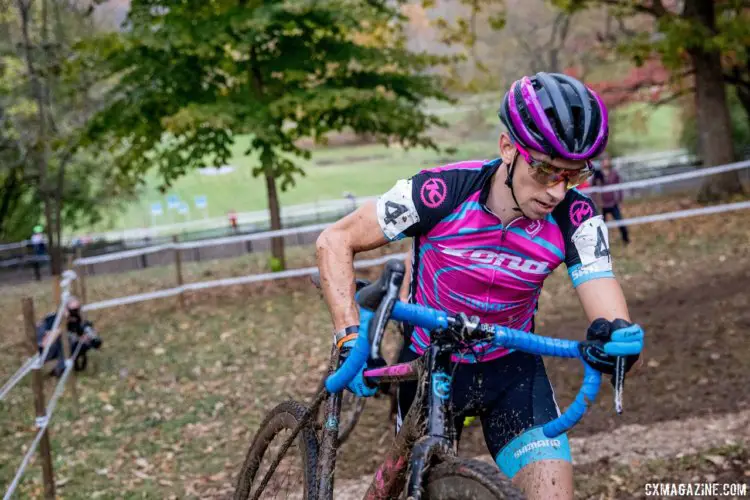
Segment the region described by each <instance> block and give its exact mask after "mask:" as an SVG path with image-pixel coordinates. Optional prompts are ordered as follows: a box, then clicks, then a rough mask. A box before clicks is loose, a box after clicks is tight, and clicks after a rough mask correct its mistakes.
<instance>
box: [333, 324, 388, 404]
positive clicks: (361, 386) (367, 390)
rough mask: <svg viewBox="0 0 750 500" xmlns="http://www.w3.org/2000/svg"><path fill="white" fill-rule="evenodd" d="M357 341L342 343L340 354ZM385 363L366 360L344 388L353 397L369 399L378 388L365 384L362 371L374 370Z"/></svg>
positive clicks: (348, 349)
mask: <svg viewBox="0 0 750 500" xmlns="http://www.w3.org/2000/svg"><path fill="white" fill-rule="evenodd" d="M356 341H357V339H352V340H349V341H347V342H346V343H344V345H343V346H342V347H341V352H342V353H346V352H348V351H350V350H352V348H353V347H354V344H355V342H356ZM384 364H385V362H384V361H383V362H382V364H381V363H377V362H372V361H370V359H369V358H368V360H367V363H365V366H363V367H362V368H361V369H360V370H359V373H357V376H356V377H354V378H353V379H352V381H351V382H349V385H347V386H346V388H347V389H348V390H349V391H350V392H351V393H353V394H354V395H355V396H357V397H360V398H369V397H371V396H374V395H375V394H377V393H378V387H377V386H375V387H371V386H369V385H368V384H367V382H366V381H365V377H364V371H365V370H367V369H370V368H375V367H376V366H382V365H384Z"/></svg>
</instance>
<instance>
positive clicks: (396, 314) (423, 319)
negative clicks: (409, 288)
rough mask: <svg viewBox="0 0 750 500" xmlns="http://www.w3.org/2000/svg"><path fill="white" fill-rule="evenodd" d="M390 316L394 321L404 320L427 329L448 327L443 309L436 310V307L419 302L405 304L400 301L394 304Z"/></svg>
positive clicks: (446, 315) (446, 316)
mask: <svg viewBox="0 0 750 500" xmlns="http://www.w3.org/2000/svg"><path fill="white" fill-rule="evenodd" d="M391 318H392V319H395V320H396V321H404V322H406V323H409V324H411V325H414V326H419V327H421V328H426V329H427V330H435V329H437V328H447V327H448V314H447V313H446V312H445V311H438V310H437V309H432V308H431V307H425V306H421V305H419V304H407V303H406V302H401V301H398V302H396V303H395V304H394V306H393V312H391Z"/></svg>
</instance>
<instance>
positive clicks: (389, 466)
mask: <svg viewBox="0 0 750 500" xmlns="http://www.w3.org/2000/svg"><path fill="white" fill-rule="evenodd" d="M435 333H436V334H437V333H438V332H435ZM436 336H437V335H436ZM452 352H453V349H452V346H451V345H450V343H448V342H446V341H445V340H443V341H442V342H441V339H440V338H435V339H434V340H433V343H432V345H431V346H430V348H429V350H428V351H427V353H426V354H425V355H424V356H422V357H421V358H419V359H417V360H414V361H412V362H410V363H401V364H396V365H391V366H386V367H383V368H376V369H373V370H367V371H366V374H367V377H368V378H370V379H372V380H377V381H378V382H392V383H400V382H405V381H410V380H418V381H419V382H420V383H419V385H418V388H417V395H416V398H415V400H414V403H413V404H412V406H411V408H410V409H409V412H408V413H407V415H406V417H405V418H404V420H403V423H402V425H401V429H400V430H399V433H398V434H397V436H396V439H395V442H394V443H393V445H392V446H391V448H390V449H389V450H388V452H387V454H386V457H385V459H384V460H383V462H382V463H381V465H380V467H379V468H378V469H377V471H376V472H375V475H374V478H373V481H372V483H371V484H370V487H369V488H368V490H367V493H366V495H365V499H367V500H376V499H377V500H386V499H388V498H394V497H395V496H397V495H398V494H399V493H400V491H401V490H402V488H403V486H404V481H405V479H406V477H405V476H406V471H407V465H410V466H411V467H410V470H411V475H410V477H409V480H408V485H407V492H408V496H409V497H411V496H413V497H414V498H419V496H420V491H421V486H422V479H423V476H424V472H425V471H426V470H427V468H428V466H429V463H430V461H431V459H432V457H433V456H435V455H437V456H440V457H443V458H447V457H451V456H454V455H455V449H456V448H455V445H456V430H455V427H454V425H453V417H452V410H451V396H452V378H453V377H452V374H451V353H452ZM338 363H339V359H338V353H337V351H336V349H334V352H333V353H332V359H331V368H332V369H335V368H336V367H337V366H338ZM325 404H326V412H325V422H324V424H323V434H322V439H321V448H320V450H321V451H320V455H319V461H318V470H317V478H318V495H317V498H318V500H332V498H333V482H334V476H333V474H334V470H335V466H336V452H337V443H336V440H337V435H338V418H339V413H340V411H341V395H340V394H330V395H329V396H328V398H327V401H326V403H325ZM425 423H426V429H425Z"/></svg>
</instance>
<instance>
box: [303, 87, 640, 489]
mask: <svg viewBox="0 0 750 500" xmlns="http://www.w3.org/2000/svg"><path fill="white" fill-rule="evenodd" d="M498 114H499V117H500V119H501V121H502V122H503V124H504V125H505V127H506V128H507V132H503V133H501V134H500V139H499V153H500V156H499V158H497V159H495V160H491V161H464V162H460V163H455V164H450V165H445V166H442V167H438V168H433V169H429V170H423V171H421V172H419V173H417V174H416V175H414V176H413V177H411V178H410V179H405V180H400V181H398V182H397V183H396V184H395V186H394V187H393V188H392V189H391V190H390V191H388V192H387V193H385V194H384V195H383V196H381V197H380V198H379V199H378V200H377V201H373V202H370V203H368V204H365V205H363V206H362V207H360V208H359V209H358V210H357V211H355V212H354V213H352V214H350V215H348V216H347V217H345V218H343V219H341V220H340V221H338V222H336V223H335V224H333V225H332V226H330V227H329V228H327V229H326V230H325V231H324V232H323V233H322V234H321V235H320V237H319V239H318V241H317V252H318V265H319V268H320V276H321V284H322V288H323V292H324V294H325V298H326V301H327V303H328V306H329V309H330V312H331V316H332V319H333V323H334V328H335V335H336V338H337V339H338V345H339V347H340V348H342V349H347V348H349V347H351V346H352V345H353V342H354V340H355V338H356V336H357V335H358V324H359V315H358V308H357V304H356V302H355V301H354V286H353V283H354V271H353V266H352V263H353V260H354V255H355V254H356V253H357V252H362V251H365V250H371V249H374V248H377V247H380V246H382V245H385V244H386V243H388V242H389V241H394V240H398V239H401V238H404V237H411V238H413V248H412V266H411V268H412V273H411V281H410V293H409V300H410V301H412V302H415V303H419V304H424V305H428V306H431V307H434V308H438V309H442V310H445V311H447V312H449V313H458V312H464V313H467V314H469V315H477V316H479V317H480V319H481V320H482V321H483V322H487V323H494V324H500V325H504V326H507V327H511V328H516V329H520V330H525V331H533V329H534V313H535V311H536V309H537V304H538V300H539V295H540V293H541V289H542V285H543V283H544V280H545V278H546V277H547V276H549V274H550V273H552V271H553V270H554V269H555V268H556V267H557V266H558V265H560V264H561V263H563V262H564V263H565V264H566V266H567V269H568V273H569V275H570V277H571V279H572V282H573V287H574V288H575V290H576V292H577V295H578V298H579V300H580V302H581V304H582V306H583V310H584V312H585V314H586V316H587V317H588V319H589V321H591V322H592V323H591V326H590V327H589V330H588V332H587V341H585V342H582V343H581V352H582V356H583V358H584V359H585V360H586V361H587V362H588V363H589V364H590V365H591V366H593V367H594V368H596V369H598V370H599V371H601V372H604V373H609V374H612V373H613V372H614V369H615V364H616V360H617V358H616V357H615V354H616V353H617V349H618V346H619V345H622V344H620V343H621V342H635V343H636V344H637V348H638V349H639V351H638V352H640V349H641V348H642V342H643V331H642V329H641V328H640V327H639V326H638V325H631V324H630V323H629V319H630V318H629V314H628V309H627V305H626V302H625V298H624V295H623V292H622V289H621V288H620V286H619V284H618V282H617V281H616V279H615V278H614V275H613V273H612V262H611V256H610V254H609V242H608V235H607V228H606V226H605V225H604V222H603V220H602V218H601V216H598V215H596V213H595V207H594V204H593V203H592V202H591V200H590V199H589V198H587V197H586V196H584V195H583V194H581V193H580V192H578V191H577V190H575V189H573V187H574V186H575V185H577V184H579V183H581V182H582V181H584V180H585V179H587V178H588V177H589V176H590V174H591V165H590V160H591V159H592V158H594V157H596V156H597V155H598V154H600V153H601V152H602V151H603V150H604V148H605V146H606V143H607V138H608V125H607V110H606V107H605V106H604V104H603V103H602V101H601V100H600V99H599V97H598V96H597V95H596V94H595V93H594V92H593V91H591V90H590V89H589V88H587V87H586V86H584V85H583V84H582V83H581V82H580V81H578V80H576V79H574V78H572V77H569V76H566V75H561V74H548V73H537V74H536V75H534V76H532V77H523V78H522V79H520V80H518V81H516V82H514V83H513V85H512V86H511V88H510V90H509V91H508V92H507V93H506V94H505V97H504V99H503V102H502V105H501V107H500V110H499V113H498ZM410 340H411V344H410V346H409V348H408V349H405V350H404V351H403V355H402V359H401V361H408V360H412V359H416V358H417V357H418V356H420V355H421V354H423V353H424V352H425V350H426V349H427V347H428V343H429V335H428V334H427V332H425V331H423V330H422V329H420V328H414V330H413V332H411V338H410ZM631 345H632V344H631ZM637 359H638V355H634V356H628V357H626V358H625V361H626V362H625V369H626V371H627V370H629V369H630V368H631V367H632V365H633V364H634V363H635V362H636V360H637ZM454 361H455V362H456V363H458V365H457V368H456V371H455V374H454V377H453V387H454V389H453V402H452V404H453V409H454V417H455V418H456V430H457V431H458V432H460V430H461V427H462V426H461V423H462V421H463V417H464V416H465V415H477V416H479V417H480V420H481V423H482V427H483V431H484V436H485V441H486V443H487V447H488V449H489V451H490V453H491V454H492V456H493V458H494V459H495V462H496V463H497V465H498V467H499V468H500V469H501V470H502V471H503V473H505V474H506V475H507V476H508V477H510V478H511V479H512V481H513V483H514V484H515V485H516V486H518V487H519V488H521V489H522V490H523V491H524V493H525V494H526V495H527V496H528V497H529V498H532V499H553V498H572V497H573V471H572V463H571V457H570V450H569V446H568V440H567V437H566V436H565V435H563V436H560V437H559V438H558V439H554V440H551V439H546V438H545V437H544V435H543V434H542V430H541V426H542V425H543V424H545V423H546V422H548V421H550V420H552V419H554V418H556V417H557V416H558V415H559V409H558V407H557V404H556V402H555V399H554V393H553V390H552V387H551V385H550V383H549V380H548V378H547V374H546V372H545V369H544V364H543V362H542V360H541V358H540V357H539V356H533V355H530V354H526V353H523V352H520V351H513V352H511V351H508V350H507V349H504V348H500V347H498V346H491V345H480V346H477V347H475V348H474V349H472V350H471V351H469V352H459V353H456V354H455V356H454ZM361 373H362V372H360V374H359V375H358V376H357V378H355V380H354V381H352V383H350V384H349V389H350V390H351V391H352V392H354V393H355V394H358V395H360V396H369V395H372V394H374V392H375V390H376V389H372V388H370V387H369V386H367V384H366V383H364V381H363V379H362V374H361ZM415 393H416V384H415V383H411V384H402V385H401V387H400V388H399V415H400V416H402V415H405V412H406V411H407V410H408V408H409V406H410V405H411V403H412V401H413V398H414V396H415ZM397 425H398V422H397Z"/></svg>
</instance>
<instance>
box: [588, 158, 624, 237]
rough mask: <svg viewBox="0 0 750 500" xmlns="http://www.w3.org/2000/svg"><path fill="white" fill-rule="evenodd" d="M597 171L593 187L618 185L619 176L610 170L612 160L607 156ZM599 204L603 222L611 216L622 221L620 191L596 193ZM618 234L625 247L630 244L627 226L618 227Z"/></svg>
mask: <svg viewBox="0 0 750 500" xmlns="http://www.w3.org/2000/svg"><path fill="white" fill-rule="evenodd" d="M599 167H600V168H598V169H596V170H595V171H594V176H593V180H592V182H591V184H592V185H594V186H609V185H611V184H619V183H620V182H621V180H620V174H618V173H617V170H615V169H614V168H612V158H610V156H609V154H607V153H604V154H603V155H602V156H601V160H600V163H599ZM596 198H598V200H597V201H598V202H599V208H601V209H602V216H603V217H604V220H605V221H606V220H607V215H611V216H612V217H614V219H615V220H622V212H621V211H620V203H622V191H609V192H606V193H598V194H597V197H596ZM620 234H621V235H622V241H623V243H625V244H626V245H628V244H629V243H630V236H629V235H628V228H627V226H620Z"/></svg>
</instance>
